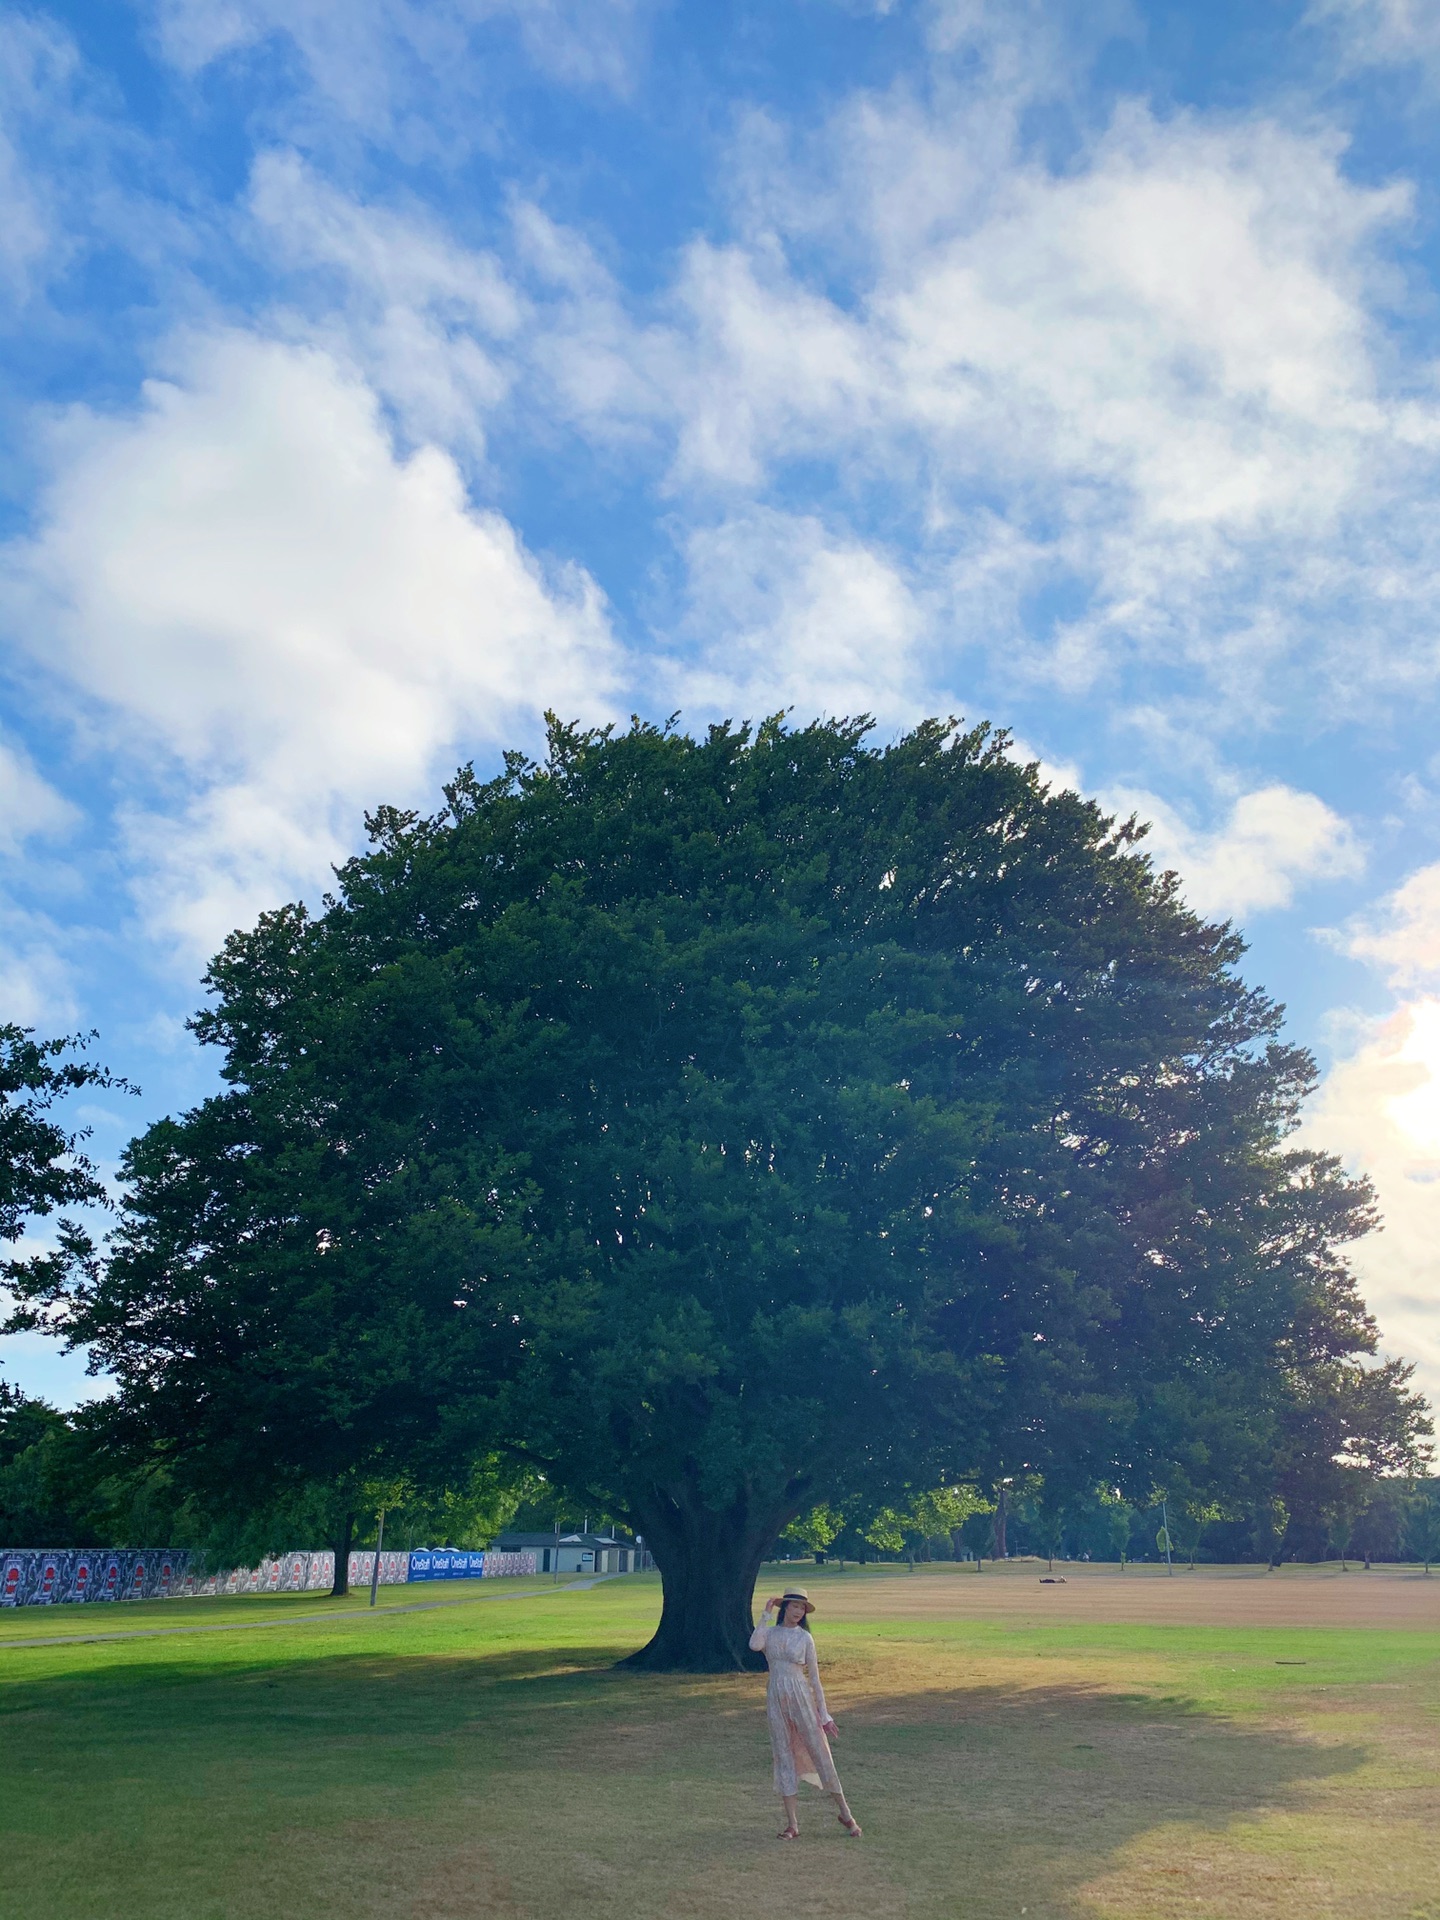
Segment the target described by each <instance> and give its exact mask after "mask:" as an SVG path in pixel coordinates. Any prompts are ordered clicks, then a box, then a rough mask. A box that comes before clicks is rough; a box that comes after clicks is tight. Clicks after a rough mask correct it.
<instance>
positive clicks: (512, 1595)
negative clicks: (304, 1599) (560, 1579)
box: [0, 1573, 625, 1653]
mask: <svg viewBox="0 0 1440 1920" xmlns="http://www.w3.org/2000/svg"><path fill="white" fill-rule="evenodd" d="M624 1577H625V1576H624V1575H623V1574H619V1573H597V1574H594V1575H593V1576H592V1577H591V1578H590V1579H589V1580H567V1581H566V1582H565V1584H564V1586H549V1587H526V1588H524V1589H523V1590H522V1591H521V1592H519V1593H516V1592H515V1591H514V1590H513V1589H512V1590H511V1591H510V1592H509V1593H501V1592H498V1591H496V1592H491V1593H471V1594H467V1595H466V1597H465V1598H464V1599H463V1600H411V1601H408V1602H407V1603H406V1604H405V1605H404V1606H401V1607H332V1608H330V1610H329V1611H328V1612H326V1613H306V1614H302V1615H301V1617H300V1618H299V1619H298V1620H294V1619H286V1618H285V1617H284V1616H283V1615H279V1616H276V1617H274V1618H271V1619H269V1620H207V1621H205V1622H203V1623H202V1624H201V1625H200V1626H196V1627H128V1628H125V1629H123V1630H122V1631H120V1632H119V1633H42V1634H38V1635H37V1636H36V1637H35V1638H34V1639H33V1640H10V1639H5V1638H0V1653H3V1652H4V1651H5V1650H6V1648H7V1647H75V1646H89V1645H93V1644H94V1643H96V1642H98V1641H101V1640H154V1639H158V1638H161V1637H163V1636H164V1635H166V1634H176V1633H254V1632H255V1631H256V1630H257V1629H258V1628H260V1627H308V1626H311V1625H313V1624H315V1623H317V1622H319V1621H322V1620H369V1619H372V1618H373V1617H374V1615H375V1614H377V1613H433V1612H434V1611H435V1610H436V1609H437V1608H438V1607H469V1606H473V1605H475V1604H476V1603H477V1602H478V1601H481V1600H544V1599H546V1598H547V1597H549V1596H551V1595H554V1594H559V1593H586V1592H588V1591H589V1589H590V1588H591V1587H598V1586H599V1585H600V1583H601V1582H602V1581H603V1580H621V1579H623V1578H624Z"/></svg>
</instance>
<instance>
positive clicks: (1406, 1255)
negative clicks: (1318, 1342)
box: [1305, 997, 1440, 1405]
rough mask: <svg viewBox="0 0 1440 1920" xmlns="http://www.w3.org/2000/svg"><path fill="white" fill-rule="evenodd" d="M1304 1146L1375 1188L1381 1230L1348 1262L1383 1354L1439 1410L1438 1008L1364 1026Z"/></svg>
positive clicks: (1335, 1070) (1321, 1101)
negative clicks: (1414, 1371)
mask: <svg viewBox="0 0 1440 1920" xmlns="http://www.w3.org/2000/svg"><path fill="white" fill-rule="evenodd" d="M1305 1137H1306V1138H1307V1139H1308V1140H1310V1141H1311V1142H1312V1143H1313V1144H1315V1145H1317V1146H1321V1147H1323V1148H1325V1149H1326V1150H1327V1151H1329V1152H1332V1153H1339V1154H1340V1155H1341V1156H1342V1157H1343V1158H1344V1159H1345V1161H1346V1163H1347V1164H1348V1165H1349V1166H1350V1168H1351V1169H1352V1170H1353V1171H1356V1172H1359V1173H1364V1174H1367V1175H1368V1176H1369V1177H1370V1179H1371V1180H1373V1181H1374V1183H1375V1188H1376V1192H1377V1195H1378V1198H1379V1202H1380V1211H1381V1215H1382V1217H1383V1219H1384V1223H1385V1224H1384V1230H1383V1231H1382V1232H1381V1233H1379V1234H1375V1235H1372V1236H1370V1237H1369V1238H1367V1239H1365V1240H1363V1241H1361V1242H1360V1243H1359V1244H1358V1245H1357V1246H1356V1248H1355V1249H1354V1250H1353V1253H1352V1259H1353V1261H1354V1264H1355V1268H1356V1271H1357V1273H1358V1274H1359V1277H1360V1281H1361V1287H1362V1290H1363V1292H1364V1295H1365V1299H1366V1302H1367V1304H1368V1305H1369V1307H1370V1309H1371V1311H1372V1312H1373V1313H1374V1314H1375V1316H1376V1318H1377V1320H1378V1321H1379V1323H1380V1329H1381V1334H1382V1337H1383V1340H1384V1344H1385V1348H1386V1350H1387V1351H1389V1352H1391V1353H1398V1354H1401V1355H1403V1356H1404V1357H1405V1358H1406V1359H1409V1360H1413V1361H1415V1362H1416V1363H1417V1367H1418V1375H1417V1380H1418V1384H1419V1385H1420V1386H1421V1387H1422V1388H1423V1389H1424V1391H1425V1392H1426V1393H1427V1394H1428V1395H1429V1396H1430V1397H1431V1399H1432V1401H1433V1402H1434V1403H1435V1404H1437V1405H1440V1000H1436V999H1433V998H1428V997H1427V998H1422V999H1419V1000H1416V1001H1414V1002H1412V1003H1411V1004H1409V1005H1407V1006H1403V1007H1402V1008H1400V1010H1399V1011H1398V1012H1397V1013H1396V1014H1394V1015H1393V1016H1392V1017H1391V1018H1390V1019H1388V1020H1386V1021H1385V1022H1383V1023H1375V1024H1373V1025H1371V1026H1370V1027H1369V1028H1368V1029H1367V1030H1366V1031H1365V1032H1364V1033H1363V1035H1362V1037H1361V1039H1360V1042H1359V1044H1358V1045H1357V1046H1356V1047H1355V1048H1354V1049H1353V1050H1352V1051H1351V1052H1350V1053H1349V1054H1348V1055H1347V1056H1345V1057H1343V1058H1342V1059H1340V1060H1339V1061H1338V1062H1337V1063H1336V1065H1335V1066H1334V1067H1332V1068H1331V1070H1330V1072H1329V1073H1328V1074H1327V1076H1326V1079H1325V1082H1324V1085H1323V1086H1322V1087H1321V1089H1320V1092H1319V1094H1318V1095H1317V1097H1316V1099H1315V1101H1314V1102H1313V1104H1312V1107H1311V1110H1310V1113H1309V1116H1308V1117H1307V1121H1306V1128H1305Z"/></svg>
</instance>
